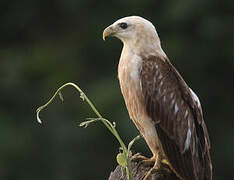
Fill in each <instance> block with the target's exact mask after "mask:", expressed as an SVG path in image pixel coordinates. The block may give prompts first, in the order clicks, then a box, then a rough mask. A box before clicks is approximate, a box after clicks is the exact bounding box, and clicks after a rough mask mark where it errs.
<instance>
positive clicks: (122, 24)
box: [119, 23, 128, 29]
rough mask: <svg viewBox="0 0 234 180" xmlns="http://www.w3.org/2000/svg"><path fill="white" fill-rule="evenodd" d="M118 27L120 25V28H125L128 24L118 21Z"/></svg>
mask: <svg viewBox="0 0 234 180" xmlns="http://www.w3.org/2000/svg"><path fill="white" fill-rule="evenodd" d="M119 27H121V28H122V29H127V27H128V24H127V23H119Z"/></svg>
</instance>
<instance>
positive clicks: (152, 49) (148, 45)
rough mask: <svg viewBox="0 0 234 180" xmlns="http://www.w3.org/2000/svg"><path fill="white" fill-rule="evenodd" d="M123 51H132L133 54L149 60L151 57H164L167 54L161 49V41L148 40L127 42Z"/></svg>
mask: <svg viewBox="0 0 234 180" xmlns="http://www.w3.org/2000/svg"><path fill="white" fill-rule="evenodd" d="M123 44H124V46H123V51H131V53H133V54H135V55H137V56H140V57H143V58H148V57H150V56H164V57H166V54H165V53H164V51H163V50H162V48H161V44H160V41H157V40H154V39H153V38H152V39H149V38H148V39H147V38H141V39H140V40H139V39H133V40H129V41H126V42H123Z"/></svg>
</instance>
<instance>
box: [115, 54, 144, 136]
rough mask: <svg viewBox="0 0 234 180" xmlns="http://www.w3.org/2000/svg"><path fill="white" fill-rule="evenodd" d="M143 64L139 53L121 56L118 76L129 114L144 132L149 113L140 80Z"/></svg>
mask: <svg viewBox="0 0 234 180" xmlns="http://www.w3.org/2000/svg"><path fill="white" fill-rule="evenodd" d="M141 65H142V59H141V58H140V57H139V56H137V55H132V56H131V55H129V56H121V58H120V62H119V67H118V78H119V82H120V88H121V92H122V94H123V97H124V100H125V104H126V106H127V109H128V113H129V116H130V118H131V119H132V120H133V121H134V123H135V124H136V126H137V128H138V129H139V130H140V131H141V132H142V131H144V128H143V127H142V126H143V124H144V123H145V122H144V119H145V116H147V115H146V109H145V104H144V103H145V102H144V97H143V94H142V90H141V82H140V70H141Z"/></svg>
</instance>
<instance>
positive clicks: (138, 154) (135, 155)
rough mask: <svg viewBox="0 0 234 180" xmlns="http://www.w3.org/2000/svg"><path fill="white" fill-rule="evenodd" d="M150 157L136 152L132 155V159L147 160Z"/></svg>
mask: <svg viewBox="0 0 234 180" xmlns="http://www.w3.org/2000/svg"><path fill="white" fill-rule="evenodd" d="M147 159H149V158H147V157H145V156H142V155H141V154H140V153H136V154H134V155H133V156H132V157H131V160H132V161H142V160H147Z"/></svg>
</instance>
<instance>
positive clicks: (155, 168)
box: [142, 154, 161, 180]
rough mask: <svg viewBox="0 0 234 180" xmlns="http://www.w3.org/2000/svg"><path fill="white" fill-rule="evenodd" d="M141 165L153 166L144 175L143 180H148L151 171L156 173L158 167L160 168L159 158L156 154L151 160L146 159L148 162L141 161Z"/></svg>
mask: <svg viewBox="0 0 234 180" xmlns="http://www.w3.org/2000/svg"><path fill="white" fill-rule="evenodd" d="M142 163H143V164H144V165H148V166H149V165H151V164H154V166H153V167H152V168H151V169H150V170H149V171H148V172H147V173H146V175H145V177H144V179H143V180H148V179H149V177H150V175H151V173H152V171H155V170H156V171H157V170H159V169H160V166H161V157H160V156H159V155H158V154H157V155H154V156H153V157H152V158H150V159H148V160H144V161H142Z"/></svg>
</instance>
